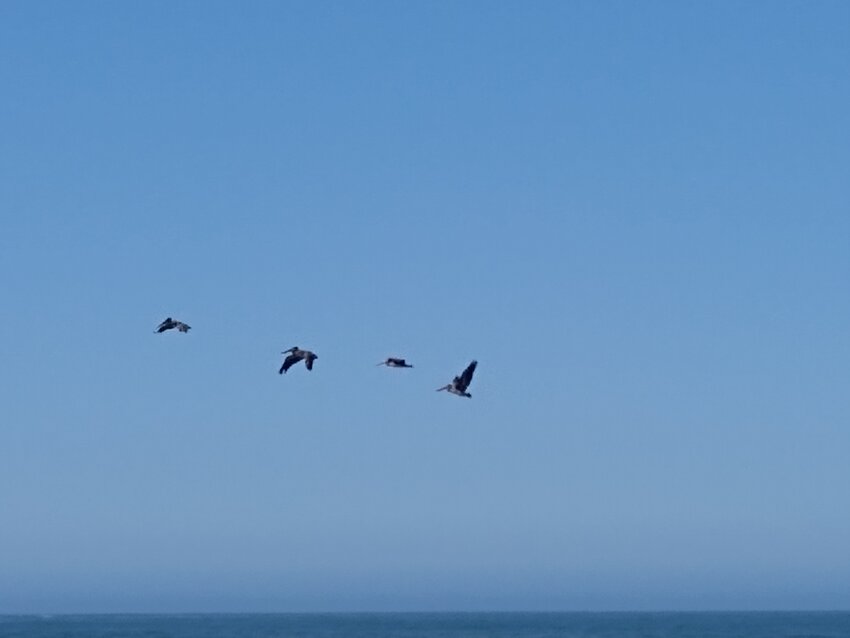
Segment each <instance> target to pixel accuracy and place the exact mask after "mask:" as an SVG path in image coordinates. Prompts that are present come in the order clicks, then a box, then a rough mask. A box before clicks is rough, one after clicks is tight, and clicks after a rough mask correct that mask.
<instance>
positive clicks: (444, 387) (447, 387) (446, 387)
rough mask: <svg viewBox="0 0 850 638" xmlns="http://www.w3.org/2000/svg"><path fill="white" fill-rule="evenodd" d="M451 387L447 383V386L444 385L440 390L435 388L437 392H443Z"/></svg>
mask: <svg viewBox="0 0 850 638" xmlns="http://www.w3.org/2000/svg"><path fill="white" fill-rule="evenodd" d="M451 387H452V384H451V383H449V384H448V385H444V386H443V387H442V388H437V392H442V391H443V390H448V389H449V388H451Z"/></svg>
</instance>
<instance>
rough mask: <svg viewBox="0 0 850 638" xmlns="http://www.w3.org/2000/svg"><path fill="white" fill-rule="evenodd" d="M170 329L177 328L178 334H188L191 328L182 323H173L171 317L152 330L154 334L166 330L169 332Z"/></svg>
mask: <svg viewBox="0 0 850 638" xmlns="http://www.w3.org/2000/svg"><path fill="white" fill-rule="evenodd" d="M172 328H177V329H178V330H179V331H180V332H189V329H190V328H191V326H188V325H186V324H185V323H183V322H182V321H175V320H174V319H172V318H171V317H166V318H165V321H163V322H162V323H161V324H159V325H158V326H157V327H156V330H154V332H157V333H159V332H165V331H166V330H171V329H172Z"/></svg>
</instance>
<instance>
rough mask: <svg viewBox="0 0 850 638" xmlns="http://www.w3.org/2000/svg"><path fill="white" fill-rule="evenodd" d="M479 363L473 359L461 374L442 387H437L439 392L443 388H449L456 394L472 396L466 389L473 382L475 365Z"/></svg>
mask: <svg viewBox="0 0 850 638" xmlns="http://www.w3.org/2000/svg"><path fill="white" fill-rule="evenodd" d="M477 365H478V362H477V361H473V362H472V363H470V364H469V365H468V366H466V370H464V371H463V372H462V373H461V374H460V376H458V377H455V378H454V379H452V382H451V383H449V384H447V385H444V386H443V387H442V388H437V392H442V391H443V390H448V391H449V392H451V393H452V394H456V395H458V396H459V397H466V398H472V395H471V394H469V392H467V391H466V389H467V388H468V387H469V384H470V383H472V375H473V374H475V367H476V366H477Z"/></svg>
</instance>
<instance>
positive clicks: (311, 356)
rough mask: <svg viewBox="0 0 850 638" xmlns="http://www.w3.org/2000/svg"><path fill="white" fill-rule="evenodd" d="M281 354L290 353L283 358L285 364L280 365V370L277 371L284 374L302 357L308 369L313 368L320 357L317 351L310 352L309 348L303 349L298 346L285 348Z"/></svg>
mask: <svg viewBox="0 0 850 638" xmlns="http://www.w3.org/2000/svg"><path fill="white" fill-rule="evenodd" d="M281 354H288V355H289V356H287V357H286V359H284V360H283V365H282V366H280V370H278V371H277V373H278V374H283V373H284V372H286V371H287V370H289V369H290V368H291V367H292V366H294V365H295V364H296V363H298V362H299V361H301V360H302V359H303V360H304V365H305V366H307V369H308V370H312V369H313V362H314V361H315V360H316V359H318V358H319V357H318V356H316V354H315V353H313V352H310V351H309V350H302V349H301V348H299V347H298V346H295V347H294V348H290V349H289V350H284V351H283V352H281Z"/></svg>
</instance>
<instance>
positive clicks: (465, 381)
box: [455, 361, 478, 392]
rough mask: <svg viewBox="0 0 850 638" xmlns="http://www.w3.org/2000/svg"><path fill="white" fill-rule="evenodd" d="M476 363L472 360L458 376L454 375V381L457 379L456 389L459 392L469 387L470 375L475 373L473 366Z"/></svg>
mask: <svg viewBox="0 0 850 638" xmlns="http://www.w3.org/2000/svg"><path fill="white" fill-rule="evenodd" d="M477 365H478V362H477V361H473V362H472V363H470V364H469V365H468V366H466V370H464V371H463V373H462V374H461V375H460V377H455V381H457V382H458V383H457V386H456V387H457V389H458V390H460V391H461V392H466V389H467V388H468V387H469V384H470V383H472V375H473V374H475V367H476V366H477Z"/></svg>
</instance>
